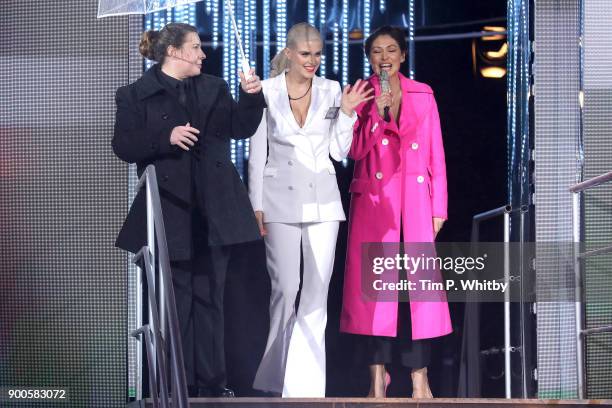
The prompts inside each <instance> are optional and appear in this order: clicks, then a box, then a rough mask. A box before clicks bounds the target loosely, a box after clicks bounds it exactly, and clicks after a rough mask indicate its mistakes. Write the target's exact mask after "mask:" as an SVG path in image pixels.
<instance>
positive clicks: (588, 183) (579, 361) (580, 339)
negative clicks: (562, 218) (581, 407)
mask: <svg viewBox="0 0 612 408" xmlns="http://www.w3.org/2000/svg"><path fill="white" fill-rule="evenodd" d="M609 181H612V171H611V172H608V173H604V174H601V175H599V176H596V177H593V178H590V179H588V180H585V181H583V182H581V183H577V184H574V185H573V186H571V187H570V188H569V191H570V192H571V193H572V217H573V220H572V221H573V222H572V229H573V235H574V242H581V241H582V239H581V238H582V237H581V229H580V226H581V225H580V220H581V213H580V193H582V192H584V191H586V190H588V189H591V188H594V187H598V186H600V185H602V184H604V183H607V182H609ZM611 250H612V246H608V247H604V248H598V249H594V250H591V251H587V252H584V253H579V254H576V256H575V259H574V282H575V286H576V289H575V294H576V302H575V314H576V318H575V322H576V325H575V333H574V334H575V336H576V337H575V338H576V371H577V379H578V384H577V385H578V398H579V399H583V398H584V388H585V384H584V383H585V373H584V337H586V336H587V335H590V334H594V333H604V332H609V331H612V326H605V327H597V328H593V329H584V328H583V320H584V317H583V305H582V295H583V293H582V292H583V289H582V286H583V284H582V272H581V266H580V260H581V259H585V258H587V257H588V256H595V255H600V254H604V253H608V252H610V251H611Z"/></svg>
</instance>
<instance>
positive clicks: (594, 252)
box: [578, 245, 612, 259]
mask: <svg viewBox="0 0 612 408" xmlns="http://www.w3.org/2000/svg"><path fill="white" fill-rule="evenodd" d="M609 252H612V245H608V246H606V247H603V248H597V249H593V250H591V251H586V252H582V253H580V254H578V258H583V259H584V258H587V257H589V256H597V255H603V254H607V253H609Z"/></svg>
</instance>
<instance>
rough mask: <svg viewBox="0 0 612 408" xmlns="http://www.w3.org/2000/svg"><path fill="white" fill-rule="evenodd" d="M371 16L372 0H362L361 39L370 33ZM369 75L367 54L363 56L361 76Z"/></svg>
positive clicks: (364, 38)
mask: <svg viewBox="0 0 612 408" xmlns="http://www.w3.org/2000/svg"><path fill="white" fill-rule="evenodd" d="M371 18H372V1H371V0H363V40H364V41H365V40H366V38H368V36H369V35H370V19H371ZM369 76H370V61H369V60H368V56H367V55H365V54H364V56H363V78H367V77H369Z"/></svg>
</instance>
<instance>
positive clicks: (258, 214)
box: [255, 211, 268, 237]
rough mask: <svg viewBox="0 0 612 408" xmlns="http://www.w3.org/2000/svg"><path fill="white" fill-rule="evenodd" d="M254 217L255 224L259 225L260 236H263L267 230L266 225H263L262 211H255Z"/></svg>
mask: <svg viewBox="0 0 612 408" xmlns="http://www.w3.org/2000/svg"><path fill="white" fill-rule="evenodd" d="M255 219H256V220H257V226H258V227H259V233H260V234H261V236H262V237H263V236H265V235H266V234H267V233H268V231H266V227H264V223H263V222H264V221H263V219H264V213H263V211H255Z"/></svg>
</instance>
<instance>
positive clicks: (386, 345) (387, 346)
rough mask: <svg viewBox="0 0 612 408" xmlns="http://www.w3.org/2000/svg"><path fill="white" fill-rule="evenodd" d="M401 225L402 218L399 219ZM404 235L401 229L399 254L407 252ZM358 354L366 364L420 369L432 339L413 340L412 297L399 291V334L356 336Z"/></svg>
mask: <svg viewBox="0 0 612 408" xmlns="http://www.w3.org/2000/svg"><path fill="white" fill-rule="evenodd" d="M400 225H401V221H400ZM403 237H404V234H403V230H402V231H400V240H399V242H400V253H401V254H403V253H404V244H403V242H404V238H403ZM398 279H399V280H402V279H407V276H406V271H405V270H400V271H398ZM356 337H357V350H356V351H357V356H359V358H360V359H361V360H362V362H363V363H365V364H367V365H374V364H391V363H397V364H401V365H402V366H404V367H410V368H414V369H419V368H423V367H427V366H428V365H429V362H430V360H431V343H432V340H431V339H421V340H412V319H411V315H410V296H409V294H408V292H400V293H399V297H398V311H397V337H386V336H367V335H356Z"/></svg>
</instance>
